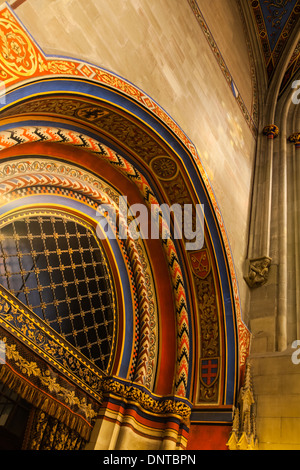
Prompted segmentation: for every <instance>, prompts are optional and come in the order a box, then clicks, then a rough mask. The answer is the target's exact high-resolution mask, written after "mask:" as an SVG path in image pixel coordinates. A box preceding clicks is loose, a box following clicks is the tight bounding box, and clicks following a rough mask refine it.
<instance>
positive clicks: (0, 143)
mask: <svg viewBox="0 0 300 470" xmlns="http://www.w3.org/2000/svg"><path fill="white" fill-rule="evenodd" d="M31 142H57V143H63V144H69V145H72V146H75V147H78V148H82V149H84V150H88V151H90V152H92V153H94V154H96V155H97V156H98V157H100V158H104V159H105V160H106V161H108V162H109V163H110V164H112V165H114V166H115V167H117V168H118V170H119V171H120V172H122V173H123V174H124V175H125V176H126V177H127V178H128V179H129V180H130V181H132V182H134V184H135V185H136V186H137V187H138V189H139V190H140V192H141V194H142V195H143V197H144V200H145V203H146V204H147V205H148V207H149V208H150V206H151V204H156V205H158V201H157V199H156V197H155V195H154V194H153V192H152V190H151V187H150V185H149V183H148V182H147V180H146V178H145V177H144V176H143V175H141V174H140V172H139V171H137V169H136V168H135V167H134V166H133V165H132V164H130V163H129V162H128V161H127V160H125V158H123V157H122V156H120V155H118V154H117V153H116V152H114V151H112V150H111V149H110V148H108V147H106V146H105V145H103V144H102V143H99V142H98V141H97V140H95V139H93V138H91V137H88V136H86V135H83V134H80V133H77V132H74V131H71V130H66V129H59V128H53V127H30V126H28V127H20V128H16V129H12V130H8V131H3V132H1V134H0V150H3V149H7V148H11V147H13V146H15V145H20V144H26V143H31ZM166 230H167V227H166V225H165V224H164V221H163V220H162V218H160V234H161V235H162V234H164V233H165V231H166ZM163 247H164V251H165V255H166V258H167V260H168V266H169V272H170V276H171V280H172V285H173V291H174V299H175V305H176V316H177V370H176V377H175V394H176V395H177V396H181V397H184V396H186V389H187V381H188V370H189V367H188V364H189V347H188V345H189V318H188V310H187V301H186V293H185V289H184V282H183V275H182V271H181V267H180V263H179V259H178V257H177V253H176V248H175V245H174V243H173V241H172V240H171V239H170V238H169V239H167V240H164V243H163ZM145 295H146V292H145V289H144V286H143V285H141V287H140V289H139V298H140V300H141V301H142V302H143V299H144V298H145ZM142 307H143V308H142V310H141V314H142V312H145V315H142V318H146V317H147V311H146V310H145V305H144V304H143V305H142ZM141 328H142V330H141V333H142V337H141V338H142V344H140V354H139V358H138V362H137V371H136V376H135V379H140V378H141V377H142V376H144V377H145V375H146V372H145V370H146V369H147V361H146V359H145V358H146V356H147V355H146V353H145V349H144V347H145V344H146V342H147V340H148V339H149V333H148V330H149V327H148V324H147V321H142V322H141ZM142 370H143V372H141V371H142Z"/></svg>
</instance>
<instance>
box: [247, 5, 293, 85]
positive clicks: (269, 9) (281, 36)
mask: <svg viewBox="0 0 300 470" xmlns="http://www.w3.org/2000/svg"><path fill="white" fill-rule="evenodd" d="M250 1H251V7H252V12H253V15H254V19H255V23H256V28H257V33H258V36H259V40H260V43H261V46H262V51H263V55H264V58H265V65H266V72H267V77H268V80H269V82H270V81H271V79H272V77H273V74H274V71H275V69H276V66H277V65H278V63H279V60H280V58H281V56H282V54H283V53H284V50H285V46H286V44H287V42H288V39H289V37H290V36H291V34H292V33H293V31H294V30H295V28H299V18H300V0H250ZM299 46H300V45H299V44H298V46H297V48H296V49H295V51H294V54H293V56H292V57H291V60H290V63H289V65H288V68H287V71H286V74H285V77H284V80H283V84H282V88H283V87H285V86H286V85H287V84H288V83H289V81H290V80H291V78H292V76H294V75H295V74H296V73H297V72H298V70H299V67H300V47H299Z"/></svg>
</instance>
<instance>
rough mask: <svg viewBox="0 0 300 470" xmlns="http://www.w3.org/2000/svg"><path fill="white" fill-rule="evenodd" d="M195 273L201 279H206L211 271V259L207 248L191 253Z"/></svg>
mask: <svg viewBox="0 0 300 470" xmlns="http://www.w3.org/2000/svg"><path fill="white" fill-rule="evenodd" d="M190 259H191V264H192V268H193V272H194V274H195V275H196V276H197V277H199V278H200V279H205V278H206V277H207V276H208V275H209V273H210V259H209V254H208V251H207V249H206V248H203V250H200V251H196V252H194V253H192V254H191V255H190Z"/></svg>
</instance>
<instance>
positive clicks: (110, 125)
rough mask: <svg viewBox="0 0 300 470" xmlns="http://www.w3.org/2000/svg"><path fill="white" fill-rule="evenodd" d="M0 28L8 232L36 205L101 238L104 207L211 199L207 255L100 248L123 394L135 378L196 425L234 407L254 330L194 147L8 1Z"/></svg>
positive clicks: (146, 102)
mask: <svg viewBox="0 0 300 470" xmlns="http://www.w3.org/2000/svg"><path fill="white" fill-rule="evenodd" d="M0 29H1V31H2V36H1V38H2V39H1V42H0V48H1V47H2V51H3V47H4V42H3V41H4V39H3V38H6V39H5V40H6V43H5V44H6V47H8V48H10V54H9V55H7V56H5V57H4V56H3V54H2V56H1V60H2V77H3V81H4V83H5V94H3V99H2V108H1V113H0V194H1V201H2V206H1V213H0V224H1V221H3V220H8V219H7V218H9V217H10V218H14V217H18V216H20V214H19V212H20V211H21V209H22V208H23V209H22V210H24V208H26V210H27V211H28V213H33V214H43V213H47V211H48V213H52V214H54V215H55V214H56V215H57V214H63V215H62V217H69V218H70V217H71V218H72V217H73V218H80V220H82V222H83V223H85V224H88V225H89V226H90V227H93V228H94V229H95V230H96V227H97V223H98V219H97V209H98V208H99V207H101V205H102V204H112V205H113V206H114V207H117V199H118V196H120V195H123V196H124V195H126V197H127V199H128V205H129V206H132V205H133V204H136V203H142V204H144V205H145V206H146V207H147V208H148V210H150V206H151V204H154V205H155V204H157V205H160V204H163V203H167V204H169V205H172V204H174V203H179V204H181V205H183V204H192V205H193V206H195V205H196V204H202V205H204V211H205V241H204V247H203V248H202V249H201V250H197V251H195V252H192V251H191V252H190V251H187V250H186V249H185V243H184V241H183V240H177V239H173V238H171V239H168V240H163V239H161V238H160V239H159V240H151V239H147V240H141V239H140V240H133V239H131V238H130V237H127V239H126V240H120V239H119V238H118V237H117V239H116V240H104V241H102V242H101V249H103V250H104V252H105V253H106V256H107V260H108V264H109V266H110V272H111V275H112V278H113V283H114V289H115V296H116V322H115V337H114V347H113V350H112V353H111V358H110V361H109V364H110V365H109V367H108V369H107V370H106V371H103V372H104V375H105V376H107V377H109V378H112V380H114V379H116V380H118V384H119V385H118V386H119V387H120V386H121V385H120V384H123V385H124V384H125V385H126V384H129V383H133V384H135V385H136V387H137V388H138V389H139V390H142V391H143V392H145V391H146V393H150V394H152V395H153V396H154V397H156V398H157V397H169V396H171V397H174V400H175V401H177V402H178V401H180V400H181V401H182V403H184V404H185V405H186V404H188V406H189V408H190V409H191V410H192V413H194V417H196V416H197V413H198V412H201V410H207V409H212V410H215V411H217V410H219V409H222V410H224V409H225V410H226V409H227V410H228V411H230V412H231V409H232V405H233V404H234V403H235V399H236V392H237V390H238V387H239V378H240V372H241V370H242V369H243V366H244V365H245V361H246V357H247V355H248V350H249V332H248V330H247V329H246V327H245V326H244V324H243V322H242V319H241V312H240V304H239V294H238V286H237V281H236V277H235V271H234V265H233V260H232V255H231V252H230V246H229V242H228V239H227V235H226V231H225V227H224V224H223V220H222V217H221V214H220V211H219V208H218V205H217V202H216V199H215V196H214V193H213V190H212V188H211V186H210V183H209V180H208V178H207V176H206V173H205V170H204V168H203V167H202V164H201V161H200V159H199V157H198V155H197V151H196V149H195V147H194V146H193V144H192V142H190V140H189V139H188V137H187V136H186V135H185V134H184V132H183V131H182V130H181V129H180V128H179V127H178V125H177V124H176V123H175V122H174V121H173V120H172V118H171V117H170V116H169V115H168V114H167V113H166V112H165V111H164V110H163V109H161V108H160V106H159V105H158V104H157V103H156V102H155V101H153V100H152V99H151V98H150V97H149V96H147V95H146V94H145V93H143V92H142V91H141V90H140V89H138V88H137V87H135V86H134V85H133V84H131V83H129V82H127V81H126V80H124V79H123V78H121V77H119V76H116V75H114V74H113V73H111V72H108V71H107V70H104V69H101V68H99V67H96V66H94V65H92V64H88V63H82V62H79V61H77V60H74V59H69V58H57V57H55V58H52V57H47V56H46V55H45V54H44V53H43V52H42V51H41V49H40V48H39V46H38V45H37V44H36V43H35V42H34V40H33V39H32V38H31V37H30V35H29V34H28V32H27V31H26V30H25V29H24V27H23V26H22V24H21V23H20V21H19V20H18V18H17V17H16V16H15V14H14V13H13V12H12V11H11V10H10V8H9V7H8V6H4V7H3V9H2V10H1V12H0ZM11 41H14V43H15V44H18V47H12V46H11V44H10V42H11ZM41 195H42V197H41ZM119 216H120V217H119V220H121V219H122V216H121V215H120V214H119ZM125 222H126V221H125V220H123V221H122V220H121V222H120V223H125ZM161 223H162V225H161V231H163V230H164V226H163V222H161ZM204 256H205V257H206V261H205V262H204V264H203V259H204V258H203V257H204ZM195 419H197V418H195ZM218 419H219V418H218Z"/></svg>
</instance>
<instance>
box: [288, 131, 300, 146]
mask: <svg viewBox="0 0 300 470" xmlns="http://www.w3.org/2000/svg"><path fill="white" fill-rule="evenodd" d="M288 141H289V142H291V143H292V144H295V147H296V149H299V148H300V132H295V133H294V134H292V135H290V136H289V138H288Z"/></svg>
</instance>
